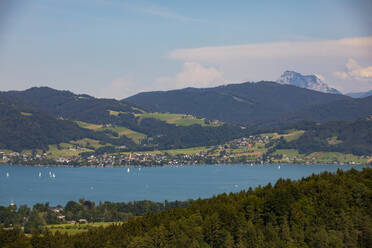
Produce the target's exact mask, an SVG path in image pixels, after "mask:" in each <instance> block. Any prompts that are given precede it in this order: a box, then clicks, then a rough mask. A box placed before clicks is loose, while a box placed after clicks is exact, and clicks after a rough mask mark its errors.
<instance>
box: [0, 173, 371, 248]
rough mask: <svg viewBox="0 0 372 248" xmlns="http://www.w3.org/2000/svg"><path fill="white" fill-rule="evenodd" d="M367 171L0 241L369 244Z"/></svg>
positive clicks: (8, 233)
mask: <svg viewBox="0 0 372 248" xmlns="http://www.w3.org/2000/svg"><path fill="white" fill-rule="evenodd" d="M371 207H372V169H363V171H357V170H354V169H352V170H350V171H347V172H343V171H341V170H339V171H337V173H336V174H332V173H328V172H324V173H322V174H320V175H312V176H310V177H308V178H304V179H301V180H299V181H291V180H284V179H280V180H278V181H277V182H276V183H275V185H271V184H268V185H267V186H264V187H258V188H256V189H254V190H253V189H249V190H247V191H241V192H240V193H234V194H233V193H231V194H221V195H218V196H215V197H213V198H210V199H206V200H196V201H194V202H193V203H192V204H191V205H190V206H188V207H186V208H171V209H168V210H166V211H162V212H160V213H149V214H147V215H145V216H144V217H140V218H135V219H131V220H129V221H127V222H126V223H124V224H120V225H112V226H110V227H106V228H97V229H93V230H89V231H87V232H85V233H82V234H76V235H72V236H69V235H66V234H61V233H55V234H52V233H51V232H49V231H48V230H45V231H44V232H42V233H41V234H39V233H38V232H37V231H34V232H33V234H32V236H31V237H28V236H25V235H24V234H23V232H22V231H21V230H20V229H7V230H4V229H3V230H1V231H0V246H1V247H26V248H28V247H38V248H42V247H86V248H89V247H372V215H371V211H370V209H371Z"/></svg>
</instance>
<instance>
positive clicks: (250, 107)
mask: <svg viewBox="0 0 372 248" xmlns="http://www.w3.org/2000/svg"><path fill="white" fill-rule="evenodd" d="M346 99H350V97H347V96H343V95H335V94H326V93H321V92H317V91H313V90H308V89H303V88H299V87H295V86H290V85H281V84H277V83H274V82H258V83H242V84H230V85H226V86H219V87H215V88H204V89H196V88H186V89H181V90H171V91H157V92H145V93H139V94H137V95H134V96H131V97H129V98H127V99H125V101H126V102H131V103H134V104H136V105H138V106H141V107H144V108H146V109H149V110H150V111H153V112H155V111H157V112H170V113H186V114H192V115H195V116H201V117H206V118H209V119H217V120H222V121H230V122H239V123H247V122H257V121H260V120H266V119H279V118H280V117H281V116H282V115H283V114H287V113H291V112H297V111H300V110H301V109H304V108H307V107H310V106H312V105H316V104H318V105H319V104H327V103H331V102H333V101H337V100H346Z"/></svg>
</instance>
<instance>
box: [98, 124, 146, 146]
mask: <svg viewBox="0 0 372 248" xmlns="http://www.w3.org/2000/svg"><path fill="white" fill-rule="evenodd" d="M103 130H112V131H114V132H117V133H118V134H119V136H123V135H125V136H127V137H128V138H130V139H132V140H133V141H134V142H136V143H137V144H139V143H140V141H141V140H142V139H144V138H146V137H147V136H146V135H145V134H143V133H140V132H136V131H133V130H131V129H129V128H126V127H122V126H112V127H101V128H99V129H97V131H103Z"/></svg>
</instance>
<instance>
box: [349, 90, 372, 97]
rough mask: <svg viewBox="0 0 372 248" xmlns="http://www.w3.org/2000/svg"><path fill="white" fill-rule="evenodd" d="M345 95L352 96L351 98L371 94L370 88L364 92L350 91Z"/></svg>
mask: <svg viewBox="0 0 372 248" xmlns="http://www.w3.org/2000/svg"><path fill="white" fill-rule="evenodd" d="M346 95H347V96H350V97H353V98H364V97H368V96H372V90H370V91H366V92H352V93H348V94H346Z"/></svg>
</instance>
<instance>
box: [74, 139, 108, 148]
mask: <svg viewBox="0 0 372 248" xmlns="http://www.w3.org/2000/svg"><path fill="white" fill-rule="evenodd" d="M70 143H72V144H77V145H80V146H82V147H93V148H94V149H98V148H100V147H103V146H105V145H101V144H100V143H99V141H98V140H94V139H89V138H84V139H81V140H76V141H74V140H73V141H70ZM106 145H109V144H106Z"/></svg>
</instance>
